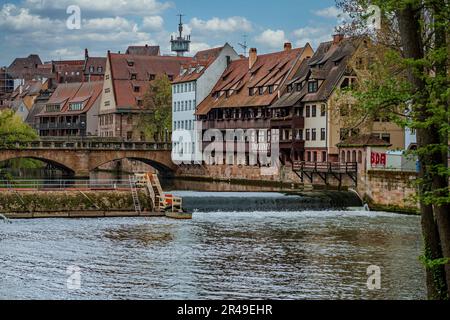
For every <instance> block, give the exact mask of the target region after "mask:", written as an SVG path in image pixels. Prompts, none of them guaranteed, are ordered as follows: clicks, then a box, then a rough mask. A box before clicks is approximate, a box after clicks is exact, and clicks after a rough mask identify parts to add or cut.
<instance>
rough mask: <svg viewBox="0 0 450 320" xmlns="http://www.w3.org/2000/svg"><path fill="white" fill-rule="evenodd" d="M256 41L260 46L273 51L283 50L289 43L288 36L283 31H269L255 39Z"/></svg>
mask: <svg viewBox="0 0 450 320" xmlns="http://www.w3.org/2000/svg"><path fill="white" fill-rule="evenodd" d="M255 41H256V42H257V43H259V44H262V45H264V46H267V47H269V48H271V49H280V50H282V49H283V45H284V43H286V42H289V41H288V40H287V39H286V35H285V33H284V31H283V30H272V29H267V30H265V31H264V32H263V33H262V34H260V35H259V36H257V37H256V38H255Z"/></svg>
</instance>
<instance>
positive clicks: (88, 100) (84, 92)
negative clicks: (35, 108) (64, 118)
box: [37, 81, 103, 116]
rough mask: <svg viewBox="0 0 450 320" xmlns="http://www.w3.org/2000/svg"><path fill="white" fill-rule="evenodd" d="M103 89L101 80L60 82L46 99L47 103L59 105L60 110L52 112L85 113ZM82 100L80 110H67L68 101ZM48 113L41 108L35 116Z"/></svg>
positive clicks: (53, 113) (54, 113)
mask: <svg viewBox="0 0 450 320" xmlns="http://www.w3.org/2000/svg"><path fill="white" fill-rule="evenodd" d="M102 90H103V81H95V82H94V81H93V82H83V83H79V82H78V83H62V84H59V85H58V87H57V88H56V90H55V92H54V93H53V95H52V96H51V98H50V99H49V100H48V102H47V104H59V105H60V106H61V111H60V112H52V113H51V114H52V115H56V114H61V113H64V114H80V113H85V112H87V111H89V110H90V109H91V107H92V106H93V105H94V103H95V102H96V101H97V100H98V99H99V98H100V96H101V93H102ZM73 102H83V104H84V107H83V109H82V110H78V111H71V110H69V105H70V103H73ZM45 115H47V116H48V115H49V113H46V112H45V110H42V111H41V112H40V113H39V114H38V115H37V116H45Z"/></svg>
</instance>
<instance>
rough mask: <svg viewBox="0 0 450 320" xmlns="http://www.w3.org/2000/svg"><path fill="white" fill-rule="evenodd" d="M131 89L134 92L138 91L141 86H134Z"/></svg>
mask: <svg viewBox="0 0 450 320" xmlns="http://www.w3.org/2000/svg"><path fill="white" fill-rule="evenodd" d="M133 91H134V92H139V91H141V87H139V86H134V88H133Z"/></svg>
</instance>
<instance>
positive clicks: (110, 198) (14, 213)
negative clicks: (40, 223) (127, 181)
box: [0, 190, 160, 219]
mask: <svg viewBox="0 0 450 320" xmlns="http://www.w3.org/2000/svg"><path fill="white" fill-rule="evenodd" d="M138 194H139V202H140V204H141V208H142V212H141V213H137V212H136V211H135V208H134V203H133V197H132V195H131V192H130V191H74V190H72V191H36V190H34V191H31V190H30V191H21V192H14V191H2V192H0V213H2V214H4V215H5V216H6V217H8V218H12V219H14V218H17V219H27V218H97V217H136V216H142V217H149V216H160V215H159V214H157V213H154V212H153V208H152V204H151V201H150V199H149V197H148V196H147V195H146V194H145V192H143V191H141V192H139V193H138Z"/></svg>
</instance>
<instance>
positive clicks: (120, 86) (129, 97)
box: [109, 53, 192, 108]
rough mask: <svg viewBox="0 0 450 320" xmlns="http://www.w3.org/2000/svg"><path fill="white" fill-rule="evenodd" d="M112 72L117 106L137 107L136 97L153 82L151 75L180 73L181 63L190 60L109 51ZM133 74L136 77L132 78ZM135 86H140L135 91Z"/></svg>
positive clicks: (139, 96)
mask: <svg viewBox="0 0 450 320" xmlns="http://www.w3.org/2000/svg"><path fill="white" fill-rule="evenodd" d="M109 59H110V65H111V74H112V80H113V85H114V93H115V97H116V105H117V108H135V107H136V105H137V103H136V99H141V98H142V97H143V95H144V93H145V90H146V89H147V87H148V85H149V84H150V83H151V81H150V76H155V77H156V76H158V75H163V74H166V75H168V76H173V77H174V76H175V75H177V74H179V72H180V68H181V65H182V64H184V63H186V62H190V61H191V60H192V58H189V57H172V56H141V55H127V54H116V53H109ZM132 74H135V75H136V79H134V80H132V79H131V76H132ZM133 86H140V87H141V90H140V92H134V90H133Z"/></svg>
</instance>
